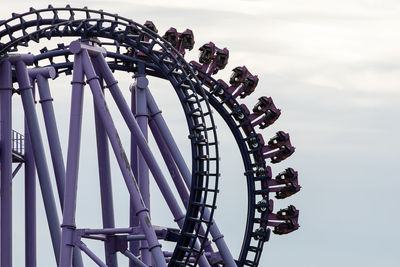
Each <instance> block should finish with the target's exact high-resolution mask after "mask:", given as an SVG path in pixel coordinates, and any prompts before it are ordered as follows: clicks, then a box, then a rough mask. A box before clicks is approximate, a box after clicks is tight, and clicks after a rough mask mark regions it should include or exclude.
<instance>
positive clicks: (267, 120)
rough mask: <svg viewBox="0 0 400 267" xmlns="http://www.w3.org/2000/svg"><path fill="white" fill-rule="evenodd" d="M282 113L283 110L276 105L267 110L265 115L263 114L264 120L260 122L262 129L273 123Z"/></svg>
mask: <svg viewBox="0 0 400 267" xmlns="http://www.w3.org/2000/svg"><path fill="white" fill-rule="evenodd" d="M280 115H281V110H280V109H277V108H275V107H271V108H270V109H268V110H267V111H266V112H265V115H264V116H263V120H262V122H261V123H260V124H259V125H260V129H264V128H266V127H268V126H270V125H271V124H273V123H274V122H275V121H276V120H277V119H278V118H279V116H280Z"/></svg>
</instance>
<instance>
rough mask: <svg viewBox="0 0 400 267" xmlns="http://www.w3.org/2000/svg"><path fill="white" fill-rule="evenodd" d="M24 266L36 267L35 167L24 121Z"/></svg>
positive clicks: (26, 125)
mask: <svg viewBox="0 0 400 267" xmlns="http://www.w3.org/2000/svg"><path fill="white" fill-rule="evenodd" d="M24 160H25V266H26V267H36V167H35V159H34V156H33V151H32V144H31V138H30V135H29V129H28V124H27V123H26V121H25V154H24Z"/></svg>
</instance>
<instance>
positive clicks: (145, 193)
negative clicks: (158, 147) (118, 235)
mask: <svg viewBox="0 0 400 267" xmlns="http://www.w3.org/2000/svg"><path fill="white" fill-rule="evenodd" d="M148 84H149V82H148V80H147V78H145V77H137V79H136V90H135V91H136V118H137V122H138V124H139V127H140V130H141V131H142V133H143V136H144V137H145V139H146V141H147V124H148V114H147V103H146V88H147V85H148ZM138 152H139V153H138V160H137V164H138V167H137V168H138V177H137V178H138V182H139V189H140V193H141V194H142V198H143V201H144V204H145V205H146V207H147V209H148V210H149V213H150V185H149V168H148V166H147V164H146V161H145V159H144V157H143V155H142V153H141V152H140V151H138ZM140 254H141V256H142V261H143V263H144V264H147V265H150V266H151V255H150V252H149V250H148V244H147V241H146V240H143V241H140Z"/></svg>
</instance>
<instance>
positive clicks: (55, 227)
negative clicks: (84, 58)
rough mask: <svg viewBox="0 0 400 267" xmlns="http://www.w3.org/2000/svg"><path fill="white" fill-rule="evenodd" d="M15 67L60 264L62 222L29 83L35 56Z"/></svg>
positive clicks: (22, 57) (20, 58) (26, 57)
mask: <svg viewBox="0 0 400 267" xmlns="http://www.w3.org/2000/svg"><path fill="white" fill-rule="evenodd" d="M13 61H14V62H13V64H14V65H15V69H16V74H17V81H18V84H19V91H20V93H21V99H22V105H23V107H24V113H25V118H26V122H27V124H28V128H29V134H30V137H31V144H32V150H33V155H34V157H35V164H36V169H37V172H38V176H39V183H40V187H41V191H42V197H43V202H44V206H45V211H46V216H47V222H48V224H49V229H50V235H51V241H52V243H53V249H54V255H55V258H56V262H57V263H58V259H59V254H60V237H61V235H60V222H59V219H58V214H57V208H56V203H55V200H54V194H53V189H52V186H51V180H50V174H49V170H48V167H47V162H46V154H45V152H44V148H43V141H42V137H41V134H40V128H39V122H38V119H37V114H36V110H35V103H34V100H33V94H32V90H31V88H32V86H31V84H30V81H29V75H28V70H27V69H26V64H25V62H27V64H32V63H33V55H30V54H27V55H18V56H15V57H14V58H13Z"/></svg>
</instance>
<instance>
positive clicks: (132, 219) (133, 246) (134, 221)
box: [129, 86, 140, 267]
mask: <svg viewBox="0 0 400 267" xmlns="http://www.w3.org/2000/svg"><path fill="white" fill-rule="evenodd" d="M130 89H131V111H132V114H133V115H136V86H131V87H130ZM137 155H138V147H137V144H136V139H135V137H134V136H133V134H131V166H132V172H133V175H134V176H135V179H137V177H138V168H137ZM136 182H137V180H136ZM129 226H130V227H138V226H139V220H138V218H137V216H136V214H135V211H134V209H133V205H132V203H129ZM139 245H140V244H139V242H133V241H131V242H129V251H130V252H132V253H133V255H135V256H139ZM129 267H135V263H134V261H133V260H129Z"/></svg>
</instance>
